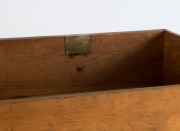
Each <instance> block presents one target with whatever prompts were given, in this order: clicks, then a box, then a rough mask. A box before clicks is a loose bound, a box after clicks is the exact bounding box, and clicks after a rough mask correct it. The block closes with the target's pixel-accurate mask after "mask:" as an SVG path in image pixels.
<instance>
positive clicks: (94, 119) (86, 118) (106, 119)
mask: <svg viewBox="0 0 180 131" xmlns="http://www.w3.org/2000/svg"><path fill="white" fill-rule="evenodd" d="M179 94H180V86H179V85H177V86H164V87H152V88H141V89H130V90H128V89H125V90H115V91H106V92H96V93H82V94H74V95H60V96H52V97H41V98H27V99H19V100H3V101H1V102H0V107H1V108H0V131H179V130H180V95H179Z"/></svg>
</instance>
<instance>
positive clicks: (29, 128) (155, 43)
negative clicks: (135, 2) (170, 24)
mask: <svg viewBox="0 0 180 131" xmlns="http://www.w3.org/2000/svg"><path fill="white" fill-rule="evenodd" d="M178 84H180V36H179V35H176V34H174V33H171V32H169V31H167V30H150V31H135V32H122V33H104V34H89V35H81V36H66V37H64V36H50V37H34V38H17V39H15V38H13V39H0V131H179V130H180V95H179V94H180V85H178Z"/></svg>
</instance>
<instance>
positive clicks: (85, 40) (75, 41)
mask: <svg viewBox="0 0 180 131" xmlns="http://www.w3.org/2000/svg"><path fill="white" fill-rule="evenodd" d="M64 40H65V54H67V55H74V54H87V53H88V52H89V51H90V37H89V36H88V35H82V36H66V37H65V38H64Z"/></svg>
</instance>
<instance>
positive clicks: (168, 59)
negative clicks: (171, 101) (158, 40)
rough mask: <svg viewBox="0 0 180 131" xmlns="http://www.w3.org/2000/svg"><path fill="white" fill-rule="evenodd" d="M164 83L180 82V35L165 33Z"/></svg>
mask: <svg viewBox="0 0 180 131" xmlns="http://www.w3.org/2000/svg"><path fill="white" fill-rule="evenodd" d="M163 76H164V84H180V36H179V35H177V34H174V33H172V32H169V31H166V33H165V51H164V75H163Z"/></svg>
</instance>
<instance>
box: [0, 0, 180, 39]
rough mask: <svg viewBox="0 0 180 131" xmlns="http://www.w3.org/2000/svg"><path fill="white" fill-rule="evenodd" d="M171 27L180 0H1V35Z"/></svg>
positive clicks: (176, 24) (176, 26)
mask: <svg viewBox="0 0 180 131" xmlns="http://www.w3.org/2000/svg"><path fill="white" fill-rule="evenodd" d="M148 29H168V30H171V31H173V32H176V33H179V34H180V0H0V38H8V37H29V36H47V35H66V34H82V33H99V32H121V31H133V30H148Z"/></svg>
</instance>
